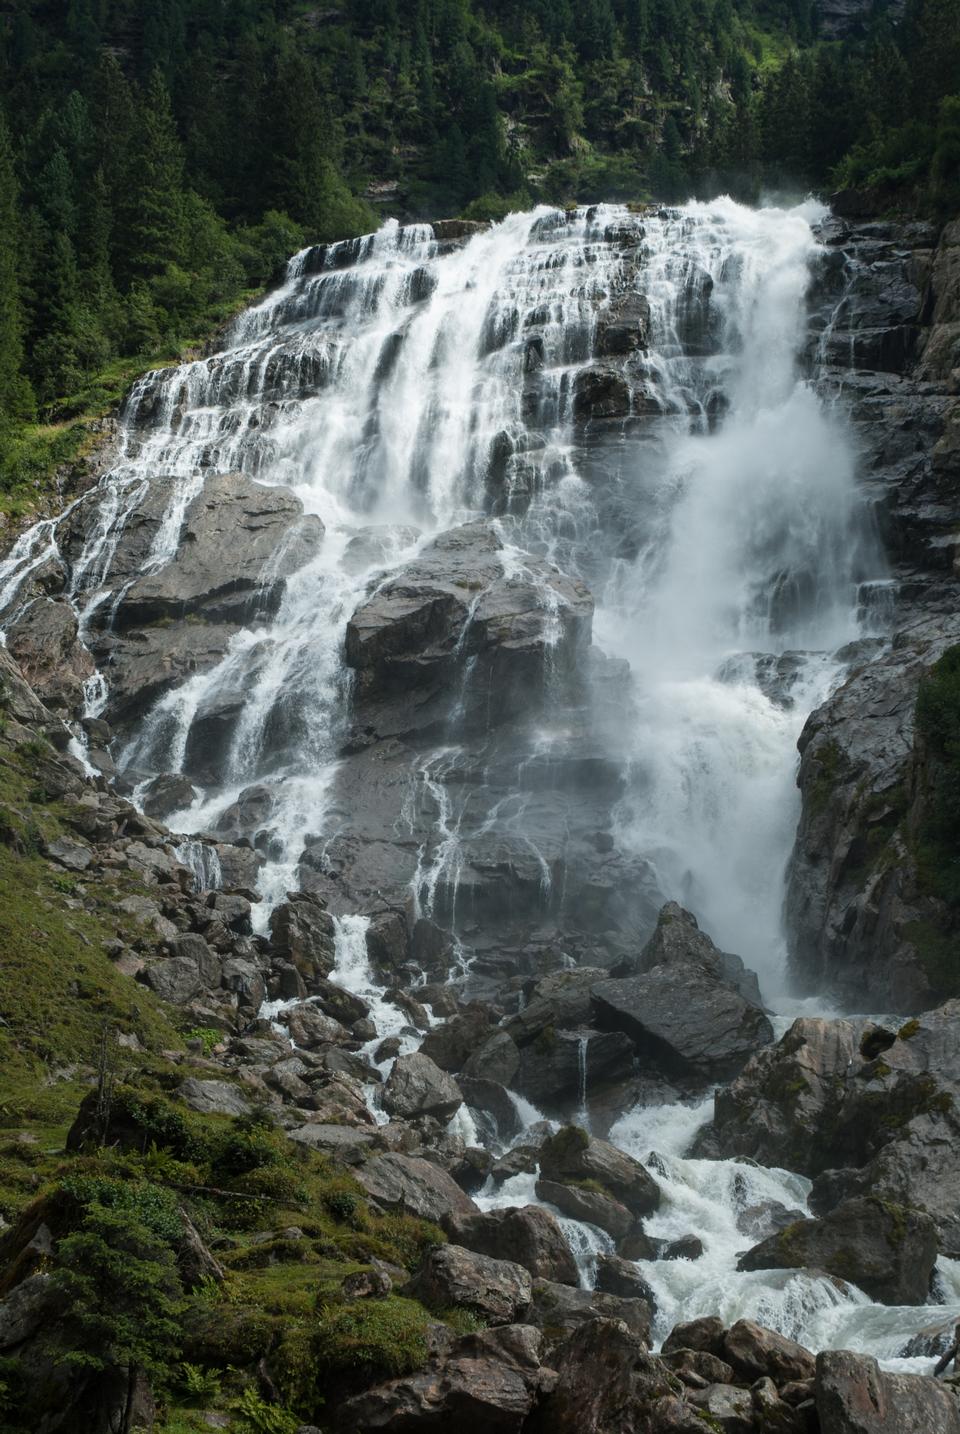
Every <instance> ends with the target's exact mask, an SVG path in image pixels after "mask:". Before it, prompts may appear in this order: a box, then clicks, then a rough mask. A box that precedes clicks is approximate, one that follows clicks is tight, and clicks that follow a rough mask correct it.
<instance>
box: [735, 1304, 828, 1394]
mask: <svg viewBox="0 0 960 1434" xmlns="http://www.w3.org/2000/svg"><path fill="white" fill-rule="evenodd" d="M723 1358H724V1359H725V1360H727V1362H728V1363H729V1364H731V1365H732V1366H733V1368H734V1370H735V1371H736V1373H737V1374H738V1375H739V1377H740V1378H742V1379H746V1380H750V1381H753V1380H755V1379H760V1378H761V1377H762V1376H764V1375H768V1376H769V1377H770V1378H771V1379H772V1380H773V1382H774V1384H776V1385H781V1384H788V1383H790V1382H792V1381H796V1380H802V1379H812V1378H813V1371H814V1358H813V1355H812V1354H811V1353H810V1351H809V1350H807V1349H804V1347H803V1345H801V1344H797V1342H796V1341H795V1340H792V1339H787V1337H786V1336H785V1335H782V1334H778V1333H777V1332H776V1330H772V1329H767V1328H766V1327H765V1326H764V1325H759V1324H756V1323H754V1321H753V1320H749V1319H741V1320H737V1322H736V1324H735V1325H733V1326H731V1328H730V1329H729V1330H727V1332H726V1334H725V1335H724V1337H723Z"/></svg>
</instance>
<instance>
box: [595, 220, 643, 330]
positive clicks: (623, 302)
mask: <svg viewBox="0 0 960 1434" xmlns="http://www.w3.org/2000/svg"><path fill="white" fill-rule="evenodd" d="M634 242H636V236H635V237H634ZM649 331H650V302H649V300H648V299H647V297H646V295H644V294H640V293H637V291H636V290H635V289H625V290H623V291H622V292H621V293H619V294H616V295H615V296H614V298H613V299H612V300H611V301H610V303H609V304H608V305H607V307H606V309H605V310H604V311H603V312H602V313H601V314H600V315H599V317H598V319H597V334H596V340H595V345H596V351H597V353H598V354H601V355H603V356H604V357H605V358H607V357H623V358H625V357H627V356H628V355H629V354H632V353H636V352H637V351H638V350H640V349H645V348H646V347H647V345H648V342H649Z"/></svg>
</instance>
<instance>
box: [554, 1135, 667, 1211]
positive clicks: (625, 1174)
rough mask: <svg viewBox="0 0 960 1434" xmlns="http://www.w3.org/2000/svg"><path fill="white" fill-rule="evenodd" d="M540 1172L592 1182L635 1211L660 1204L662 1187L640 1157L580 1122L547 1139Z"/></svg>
mask: <svg viewBox="0 0 960 1434" xmlns="http://www.w3.org/2000/svg"><path fill="white" fill-rule="evenodd" d="M540 1173H541V1176H542V1177H543V1179H544V1180H550V1181H556V1182H559V1183H562V1184H572V1183H574V1182H577V1181H580V1182H584V1181H590V1182H593V1185H594V1187H596V1186H597V1185H599V1186H600V1187H601V1188H602V1190H603V1191H605V1192H606V1193H607V1194H609V1195H611V1196H612V1197H613V1199H614V1200H616V1201H619V1202H620V1203H621V1204H622V1205H624V1206H625V1207H626V1209H627V1210H628V1211H629V1212H630V1213H631V1214H632V1215H650V1214H652V1213H653V1211H654V1210H656V1209H657V1207H658V1205H659V1204H660V1187H659V1186H658V1185H657V1183H656V1181H655V1180H654V1179H653V1178H652V1177H651V1176H650V1175H648V1174H647V1171H646V1170H645V1169H644V1167H643V1166H642V1165H641V1164H640V1162H639V1160H634V1159H633V1157H632V1156H630V1155H626V1154H624V1152H623V1151H622V1150H618V1149H617V1148H616V1146H614V1145H611V1144H609V1142H608V1141H606V1140H595V1139H594V1138H593V1137H592V1136H589V1135H587V1133H586V1132H585V1131H583V1130H580V1129H579V1127H577V1126H573V1125H568V1126H566V1127H565V1128H564V1129H563V1130H560V1131H558V1132H557V1134H556V1135H554V1136H551V1138H550V1139H549V1140H546V1141H545V1142H544V1144H543V1145H542V1146H541V1148H540ZM624 1233H626V1231H624Z"/></svg>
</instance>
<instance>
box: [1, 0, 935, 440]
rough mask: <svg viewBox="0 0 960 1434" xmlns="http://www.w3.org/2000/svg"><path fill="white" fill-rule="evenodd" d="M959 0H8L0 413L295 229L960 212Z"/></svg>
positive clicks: (166, 343)
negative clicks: (823, 13) (669, 207)
mask: <svg viewBox="0 0 960 1434" xmlns="http://www.w3.org/2000/svg"><path fill="white" fill-rule="evenodd" d="M958 90H960V0H908V4H907V12H906V15H905V17H904V18H903V19H902V21H900V22H899V23H896V24H894V23H892V22H891V21H890V19H889V18H888V17H887V16H886V15H885V14H884V12H883V0H877V4H876V5H875V6H874V10H873V11H872V12H871V13H870V14H869V15H867V16H865V19H864V24H863V28H862V33H861V34H860V35H859V36H858V37H857V38H855V39H851V40H847V41H844V42H843V43H831V42H827V41H824V40H822V39H821V38H819V36H818V14H817V10H816V7H815V4H814V0H342V3H341V4H340V5H339V6H338V7H337V8H336V9H329V8H323V7H320V8H318V7H317V6H316V5H312V4H310V3H306V0H69V4H67V5H66V7H64V5H63V4H62V3H60V4H53V3H50V0H8V3H6V4H0V96H2V104H0V431H3V430H4V428H5V429H6V431H7V432H9V431H11V429H12V428H15V427H16V426H17V425H18V424H20V425H22V424H23V423H24V422H26V421H29V420H31V419H33V418H34V417H35V416H37V415H38V414H39V415H41V416H44V417H51V416H53V417H56V416H57V415H69V414H70V413H71V412H75V411H77V410H78V409H79V408H80V407H82V402H81V397H80V396H82V395H83V393H84V385H85V383H86V382H87V380H88V379H89V376H90V375H91V374H95V373H99V372H101V371H102V370H104V369H105V368H107V367H109V365H110V364H111V363H113V362H115V361H116V360H118V359H123V358H129V357H130V356H136V355H145V356H146V355H152V354H156V353H159V352H161V351H162V350H164V349H165V348H169V347H171V346H174V345H176V344H180V343H182V342H184V341H185V340H187V339H189V338H190V337H191V336H193V335H194V334H201V333H202V332H203V331H204V330H205V329H208V328H209V327H210V325H211V324H212V323H213V322H214V321H215V319H216V318H217V317H218V316H221V315H222V314H224V313H225V312H227V311H228V310H229V307H230V305H231V304H235V303H236V302H237V301H238V299H239V298H240V297H241V296H242V295H243V294H244V293H245V292H247V291H248V290H250V289H253V288H256V287H257V286H259V285H261V284H262V283H264V282H265V281H267V280H268V279H269V278H270V277H271V275H272V274H273V273H274V272H275V271H276V269H277V267H278V265H279V264H280V262H281V261H282V259H283V258H284V257H286V255H287V254H289V253H290V252H291V251H292V250H293V249H295V248H296V247H298V246H299V245H300V244H302V243H304V242H307V241H310V240H323V239H333V238H338V237H343V236H346V235H348V234H352V233H356V232H360V231H363V230H365V229H369V228H370V227H372V226H373V225H375V224H376V222H377V215H376V213H375V211H374V209H373V208H372V207H371V205H370V203H368V202H367V201H366V200H364V199H363V198H361V197H360V196H361V195H362V193H363V192H364V190H365V187H366V186H367V185H368V184H369V183H370V181H371V180H375V181H377V182H378V183H379V184H380V185H386V186H390V185H395V186H396V189H395V190H391V189H389V188H388V189H387V193H388V194H389V195H390V196H391V201H392V207H394V208H399V209H401V211H402V212H405V213H407V214H409V215H412V216H420V217H429V216H439V215H444V214H450V213H457V212H467V213H472V214H474V215H478V216H485V217H487V216H488V217H497V216H498V215H499V214H501V213H505V212H507V211H508V210H509V208H511V207H517V206H520V205H526V204H529V203H531V202H534V201H536V200H541V199H545V200H547V201H550V202H557V203H560V202H572V201H577V200H580V201H582V202H588V201H594V200H597V199H604V198H606V199H634V198H636V199H639V198H643V197H644V196H646V195H649V196H652V197H655V198H661V199H665V200H668V201H669V200H677V199H681V198H685V197H687V196H688V195H689V194H698V195H701V196H706V195H709V194H710V193H716V192H718V191H720V190H728V191H730V192H733V193H734V194H736V195H738V196H740V197H744V198H748V199H749V198H755V197H756V196H757V195H758V193H759V192H760V190H761V189H762V187H764V186H776V187H784V186H789V187H792V188H793V189H794V190H796V189H800V190H802V189H805V188H807V187H810V186H814V187H820V188H823V187H825V186H828V185H831V184H861V185H863V184H866V185H872V186H874V187H879V188H880V189H881V190H883V191H884V192H885V193H889V194H891V195H893V196H895V197H896V198H897V199H898V201H899V202H902V203H905V204H907V205H914V206H919V207H927V208H929V207H931V206H937V205H939V206H940V207H948V206H949V205H950V204H952V203H955V202H957V199H958V195H960V189H958V178H957V169H958V162H960V93H958Z"/></svg>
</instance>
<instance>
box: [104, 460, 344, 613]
mask: <svg viewBox="0 0 960 1434" xmlns="http://www.w3.org/2000/svg"><path fill="white" fill-rule="evenodd" d="M154 485H158V486H162V483H161V480H159V479H156V478H155V479H154V480H153V483H152V484H151V487H153V486H154ZM125 537H126V535H124V538H125ZM124 538H121V548H122V547H123V543H124ZM322 539H323V524H322V523H321V522H320V519H319V518H317V517H315V516H314V515H312V514H308V515H304V512H303V508H302V505H301V504H300V501H299V499H297V498H296V497H295V496H294V494H293V493H291V492H290V490H289V489H287V488H281V487H276V486H272V485H271V486H266V485H264V484H261V483H256V482H254V480H253V479H251V478H248V477H246V476H245V475H244V474H240V473H214V474H210V475H209V476H208V477H207V478H206V479H205V481H204V485H203V490H202V492H201V493H200V494H199V496H198V497H197V498H195V499H194V500H193V502H192V503H191V504H190V505H189V507H188V508H187V511H186V514H185V515H184V520H183V527H182V529H181V533H180V541H179V545H178V548H177V553H176V557H175V559H174V560H173V561H172V562H171V563H170V564H169V565H168V566H167V567H165V568H162V569H161V570H160V571H159V572H156V573H149V574H147V575H144V576H142V577H138V578H137V579H136V580H135V581H134V583H133V584H132V586H131V587H130V588H128V589H127V591H126V593H125V594H124V597H123V599H122V601H121V603H120V605H119V608H118V610H117V614H116V617H115V622H116V623H117V624H118V625H119V627H120V628H122V629H125V628H129V627H141V626H144V625H146V624H148V623H151V622H156V621H157V620H158V619H161V618H172V619H174V620H176V619H181V618H183V617H185V616H186V615H187V614H188V613H202V615H203V617H204V619H205V620H207V621H211V620H212V621H223V620H228V621H242V620H244V619H247V618H249V617H251V616H253V615H255V614H260V615H262V614H264V613H267V612H273V611H276V608H277V606H278V604H279V601H280V596H281V594H282V590H283V580H284V579H285V578H286V577H288V576H289V575H290V574H291V573H293V572H296V570H297V569H298V568H300V567H302V566H303V565H304V563H305V562H307V561H309V559H310V558H312V557H313V556H314V555H315V554H316V553H317V552H318V551H319V548H320V544H321V541H322ZM118 556H121V557H122V555H118Z"/></svg>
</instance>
